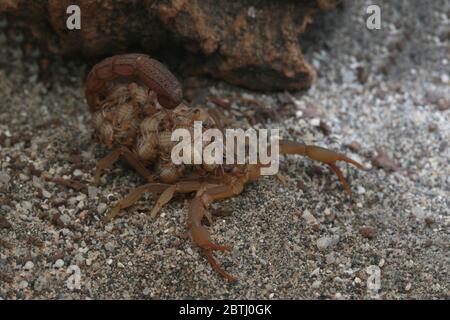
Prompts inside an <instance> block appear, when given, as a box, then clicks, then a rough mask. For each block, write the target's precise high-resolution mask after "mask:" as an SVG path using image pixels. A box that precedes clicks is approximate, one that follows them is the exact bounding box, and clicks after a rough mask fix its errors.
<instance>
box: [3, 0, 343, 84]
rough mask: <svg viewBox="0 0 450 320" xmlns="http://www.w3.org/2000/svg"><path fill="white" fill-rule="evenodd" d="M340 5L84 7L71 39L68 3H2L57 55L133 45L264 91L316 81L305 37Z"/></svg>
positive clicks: (87, 0) (83, 2)
mask: <svg viewBox="0 0 450 320" xmlns="http://www.w3.org/2000/svg"><path fill="white" fill-rule="evenodd" d="M338 2H340V0H298V1H275V0H266V1H259V0H246V1H244V0H240V1H211V0H200V1H186V0H181V1H180V0H168V1H133V2H132V4H131V5H130V3H129V1H126V0H114V1H113V0H104V1H100V2H99V1H96V0H79V1H77V5H78V6H79V7H80V9H81V12H82V28H81V29H80V30H76V32H67V31H68V30H67V27H66V20H67V14H66V10H67V6H68V3H67V1H50V2H47V1H43V2H40V1H35V2H33V3H32V4H30V3H29V2H28V1H27V0H10V1H6V4H5V3H2V4H0V14H1V13H5V12H6V13H8V14H9V15H11V16H14V20H15V21H16V23H17V24H20V23H22V24H21V27H22V28H29V29H30V31H31V32H32V34H33V35H34V37H36V38H37V39H40V40H41V42H43V43H46V44H47V47H48V49H49V50H50V51H52V52H54V53H57V54H62V55H72V56H75V57H77V58H78V57H80V56H85V57H88V58H92V57H96V58H99V57H104V56H108V55H113V54H116V53H119V52H125V51H126V50H127V49H128V48H129V47H131V46H132V47H135V48H138V49H137V50H138V51H140V52H145V53H149V54H152V55H153V54H155V53H159V54H161V52H162V53H164V56H163V58H164V59H165V60H167V62H169V64H171V69H174V67H177V68H176V69H177V70H178V71H181V72H183V73H184V74H187V75H189V74H195V75H199V74H207V75H211V76H213V77H216V78H220V79H224V80H225V81H228V82H230V83H233V84H237V85H242V86H245V87H247V88H251V89H257V90H277V89H278V90H284V89H292V90H297V89H302V88H305V87H308V86H310V85H311V83H312V82H313V81H314V79H315V71H314V70H313V68H312V67H311V66H310V65H309V64H308V63H307V62H306V61H305V59H304V57H303V54H302V50H301V45H300V43H299V37H300V35H302V34H304V33H305V31H309V28H308V25H309V24H310V23H311V22H312V21H313V18H314V16H315V15H316V14H317V13H318V12H320V11H325V10H330V9H333V8H335V7H336V5H337V4H338ZM23 21H26V23H24V22H23ZM131 21H132V23H130V22H131ZM25 26H26V27H25ZM172 53H175V54H176V56H174V54H172ZM156 58H158V57H157V56H156ZM160 58H161V57H160Z"/></svg>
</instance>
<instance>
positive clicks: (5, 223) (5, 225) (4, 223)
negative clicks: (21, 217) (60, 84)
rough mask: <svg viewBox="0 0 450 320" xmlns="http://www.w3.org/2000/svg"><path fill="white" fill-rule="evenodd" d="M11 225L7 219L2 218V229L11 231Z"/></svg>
mask: <svg viewBox="0 0 450 320" xmlns="http://www.w3.org/2000/svg"><path fill="white" fill-rule="evenodd" d="M10 228H11V223H10V222H9V221H8V220H6V217H4V216H0V229H10Z"/></svg>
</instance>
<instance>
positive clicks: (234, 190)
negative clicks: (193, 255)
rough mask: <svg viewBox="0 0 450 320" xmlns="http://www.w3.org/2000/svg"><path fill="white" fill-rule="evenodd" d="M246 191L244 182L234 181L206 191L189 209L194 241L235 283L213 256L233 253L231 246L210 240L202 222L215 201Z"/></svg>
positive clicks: (213, 264) (217, 267)
mask: <svg viewBox="0 0 450 320" xmlns="http://www.w3.org/2000/svg"><path fill="white" fill-rule="evenodd" d="M243 189H244V182H243V181H240V180H232V183H230V184H223V185H219V186H214V187H211V188H209V189H206V190H205V191H204V192H203V193H202V194H201V195H199V196H197V197H195V198H194V200H192V202H191V205H190V208H189V219H188V227H189V229H190V230H191V234H192V239H193V240H194V242H195V243H196V244H197V245H198V246H199V247H200V248H201V249H202V251H203V254H204V255H205V256H206V258H207V259H208V262H209V264H210V265H211V267H212V268H213V270H214V271H216V272H217V273H218V274H220V275H221V276H222V277H224V278H225V279H227V280H228V281H231V282H234V281H236V280H237V279H236V278H235V277H233V276H232V275H230V274H228V273H227V272H226V271H224V270H223V269H222V268H221V267H220V265H219V264H218V263H217V261H216V260H215V259H214V256H213V254H212V252H213V251H231V247H230V246H223V245H218V244H215V243H213V242H211V240H210V236H209V232H208V230H207V229H206V228H205V227H204V226H202V224H201V221H202V219H203V217H204V216H205V215H207V210H206V208H207V207H209V205H210V204H211V203H212V202H213V201H214V200H220V199H225V198H229V197H233V196H236V195H238V194H239V193H241V192H242V190H243Z"/></svg>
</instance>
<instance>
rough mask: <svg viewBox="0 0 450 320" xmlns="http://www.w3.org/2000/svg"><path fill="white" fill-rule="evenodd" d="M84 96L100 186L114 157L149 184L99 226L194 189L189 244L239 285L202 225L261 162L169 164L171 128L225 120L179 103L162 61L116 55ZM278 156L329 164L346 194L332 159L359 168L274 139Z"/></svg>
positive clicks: (97, 70) (101, 66)
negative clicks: (145, 200)
mask: <svg viewBox="0 0 450 320" xmlns="http://www.w3.org/2000/svg"><path fill="white" fill-rule="evenodd" d="M115 80H125V81H126V82H125V83H124V81H122V82H120V81H115ZM85 96H86V100H87V103H88V105H89V108H90V111H91V113H92V125H93V127H94V130H95V137H96V139H97V140H98V141H99V142H100V143H102V144H103V145H105V146H106V147H107V148H108V149H109V150H110V153H109V154H108V155H107V156H106V157H104V158H102V159H100V160H99V161H97V165H96V169H95V177H94V183H95V184H96V185H98V184H99V183H100V178H101V174H102V172H103V171H104V170H105V169H108V168H110V167H111V166H112V165H113V164H114V163H115V162H116V161H117V160H118V159H119V158H123V159H124V160H125V161H126V162H127V163H128V164H129V165H131V167H132V168H134V170H136V171H137V172H138V174H139V175H141V176H142V177H143V178H144V179H145V180H146V181H147V183H146V184H144V185H142V186H139V187H137V188H135V189H134V190H132V191H131V192H130V193H129V194H128V195H127V196H126V197H124V198H123V199H121V200H119V202H118V204H117V205H116V206H115V207H113V208H112V209H111V210H110V211H109V212H108V213H107V214H106V215H105V217H104V219H103V221H104V222H105V223H106V222H109V221H111V219H113V218H114V217H116V216H117V215H118V214H119V213H120V211H121V210H123V209H125V208H128V207H131V206H132V205H133V204H134V203H136V201H138V200H139V199H140V197H141V196H142V195H143V194H144V193H146V192H147V193H159V194H160V195H159V198H158V199H157V201H156V203H155V205H154V207H153V208H152V210H151V212H150V215H151V217H156V215H157V213H158V211H159V210H160V209H161V208H162V206H163V205H165V204H166V203H168V202H169V201H170V200H171V199H172V197H173V196H174V195H175V194H179V193H194V192H195V193H196V194H195V197H194V198H193V200H192V201H191V202H190V205H189V213H188V223H187V227H188V230H189V231H190V234H191V236H192V240H193V242H194V243H195V244H196V245H197V246H198V247H199V248H200V249H201V251H202V252H203V254H204V255H205V256H206V258H207V260H208V262H209V264H210V265H211V267H212V269H213V270H215V271H216V272H217V273H218V274H219V275H221V276H222V277H224V278H225V279H227V280H229V281H236V280H237V278H236V277H234V276H232V275H230V274H229V273H227V272H226V271H225V270H223V268H222V267H221V266H220V265H219V263H218V262H217V261H216V260H215V258H214V256H213V253H214V251H231V250H232V248H231V246H227V245H218V244H216V243H214V242H212V241H211V239H210V234H209V232H208V229H207V228H206V227H205V226H204V225H203V223H202V221H203V219H204V218H206V219H207V220H208V221H209V222H210V225H211V223H212V219H211V215H210V213H209V211H208V208H209V207H210V205H211V204H212V203H213V202H214V201H217V200H222V199H226V198H230V197H234V196H237V195H239V194H240V193H241V192H243V190H244V186H245V185H246V184H247V183H249V182H252V181H255V180H257V179H259V178H260V177H261V169H262V167H264V166H263V165H262V164H260V163H257V164H243V165H242V164H235V165H228V164H223V165H218V164H216V165H214V164H212V165H211V164H192V165H186V164H179V165H176V164H174V163H173V162H172V161H171V158H170V151H171V149H172V147H173V146H174V142H173V141H171V133H172V131H173V130H174V129H177V128H187V129H188V130H192V126H193V123H194V121H202V123H203V130H207V129H208V128H218V129H220V130H223V121H222V120H223V119H221V117H220V115H219V114H218V113H215V112H214V111H213V110H209V109H206V108H190V107H189V106H188V105H187V104H186V102H184V101H183V93H182V86H181V84H180V82H179V81H178V80H177V79H176V77H175V76H174V75H173V74H172V73H171V72H170V71H169V70H168V69H167V68H166V67H165V66H164V65H163V64H162V63H160V62H159V61H157V60H155V59H153V58H151V57H150V56H148V55H145V54H122V55H115V56H112V57H109V58H106V59H104V60H102V61H101V62H99V63H97V64H96V65H95V66H94V67H93V68H92V70H91V71H90V72H89V74H88V76H87V80H86V86H85ZM279 153H280V154H298V155H303V156H307V157H309V158H311V159H312V160H316V161H319V162H321V163H323V164H326V165H328V166H329V167H330V168H331V170H332V171H333V172H334V173H335V174H336V175H337V177H338V179H339V180H340V183H341V184H342V186H343V187H344V189H345V191H346V192H347V194H348V195H349V196H351V194H352V192H351V189H350V187H349V185H348V183H347V181H346V179H345V178H344V175H343V174H342V172H341V170H340V169H339V168H338V167H337V165H336V162H337V161H344V162H346V163H349V164H352V165H354V166H355V167H357V168H358V169H361V170H364V167H363V166H362V165H361V164H360V163H358V162H357V161H355V160H352V159H350V158H348V157H347V156H345V155H344V154H341V153H337V152H334V151H332V150H329V149H325V148H322V147H319V146H315V145H306V144H304V143H299V142H294V141H289V140H279Z"/></svg>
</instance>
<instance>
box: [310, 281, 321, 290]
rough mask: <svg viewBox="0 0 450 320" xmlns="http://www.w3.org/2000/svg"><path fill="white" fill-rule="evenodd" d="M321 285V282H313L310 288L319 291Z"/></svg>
mask: <svg viewBox="0 0 450 320" xmlns="http://www.w3.org/2000/svg"><path fill="white" fill-rule="evenodd" d="M321 284H322V281H320V280H316V281H314V282H313V283H312V285H311V288H313V289H319V288H320V285H321Z"/></svg>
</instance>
